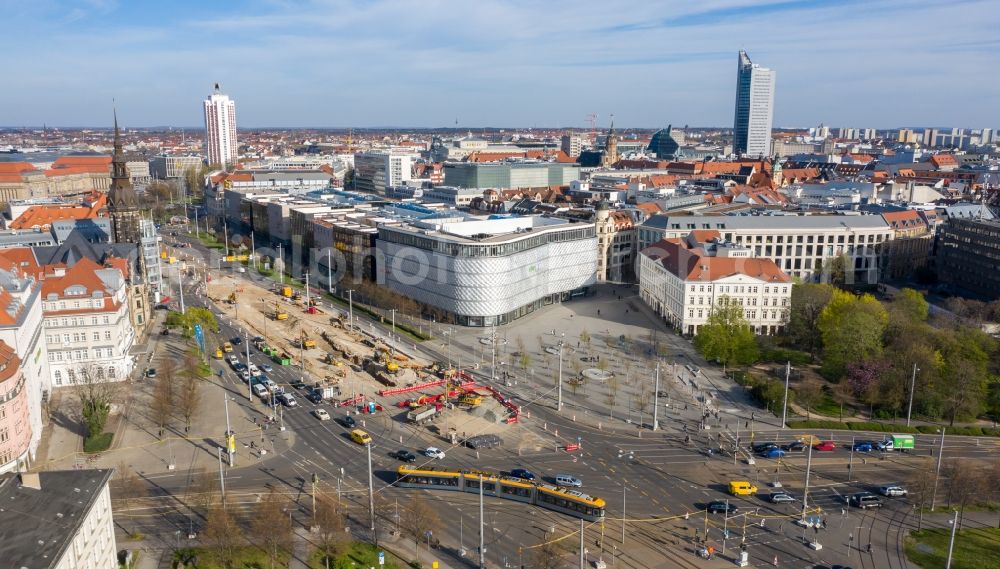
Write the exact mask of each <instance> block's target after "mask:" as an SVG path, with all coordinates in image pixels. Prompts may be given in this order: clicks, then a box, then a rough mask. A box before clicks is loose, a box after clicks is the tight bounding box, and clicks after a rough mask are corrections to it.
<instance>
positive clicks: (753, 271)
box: [642, 232, 792, 283]
mask: <svg viewBox="0 0 1000 569" xmlns="http://www.w3.org/2000/svg"><path fill="white" fill-rule="evenodd" d="M709 233H711V232H709ZM716 233H717V232H716ZM703 253H704V250H703V249H702V248H701V247H690V245H689V243H688V242H687V241H685V240H681V239H663V240H661V241H659V242H657V243H654V244H653V245H650V246H649V247H647V248H646V249H643V251H642V254H643V255H646V256H647V257H649V258H650V259H653V260H654V261H657V262H659V263H660V264H661V265H662V266H663V267H664V268H665V269H667V270H668V271H670V272H671V273H673V274H675V275H677V276H679V277H680V278H681V279H683V280H686V281H693V280H696V281H705V282H713V281H717V280H719V279H723V278H725V277H729V276H732V275H737V274H743V275H746V276H748V277H752V278H755V279H759V280H762V281H764V282H777V283H788V282H791V281H792V279H791V277H789V276H788V275H786V274H785V273H784V272H782V271H781V269H779V268H778V265H776V264H775V263H774V261H772V260H771V259H767V258H763V257H751V258H733V257H710V256H707V255H704V254H703Z"/></svg>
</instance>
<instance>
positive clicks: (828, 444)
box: [813, 441, 837, 452]
mask: <svg viewBox="0 0 1000 569" xmlns="http://www.w3.org/2000/svg"><path fill="white" fill-rule="evenodd" d="M836 449H837V443H835V442H833V441H821V442H819V443H818V444H816V445H814V446H813V450H818V451H822V452H829V451H832V450H836Z"/></svg>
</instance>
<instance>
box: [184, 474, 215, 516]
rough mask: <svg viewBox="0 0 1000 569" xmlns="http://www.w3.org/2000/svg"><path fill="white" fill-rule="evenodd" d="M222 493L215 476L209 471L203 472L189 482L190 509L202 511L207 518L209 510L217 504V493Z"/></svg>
mask: <svg viewBox="0 0 1000 569" xmlns="http://www.w3.org/2000/svg"><path fill="white" fill-rule="evenodd" d="M220 491H221V488H220V486H219V481H218V480H217V479H216V478H215V476H213V475H212V473H211V472H209V471H208V470H202V471H201V472H199V473H198V474H197V475H196V476H195V477H194V478H191V479H190V480H189V482H188V487H187V501H188V507H192V506H193V507H192V509H194V508H197V509H198V510H200V511H201V515H202V516H204V517H206V518H207V517H208V514H209V510H210V508H211V506H212V504H213V503H214V502H215V499H216V493H217V492H220Z"/></svg>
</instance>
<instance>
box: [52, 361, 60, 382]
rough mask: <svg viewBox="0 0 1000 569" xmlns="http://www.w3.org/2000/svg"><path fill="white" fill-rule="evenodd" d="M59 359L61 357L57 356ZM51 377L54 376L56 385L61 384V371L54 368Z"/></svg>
mask: <svg viewBox="0 0 1000 569" xmlns="http://www.w3.org/2000/svg"><path fill="white" fill-rule="evenodd" d="M59 359H62V358H59ZM52 377H54V378H55V380H56V385H62V372H61V371H59V370H56V371H55V373H53V374H52Z"/></svg>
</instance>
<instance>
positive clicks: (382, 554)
mask: <svg viewBox="0 0 1000 569" xmlns="http://www.w3.org/2000/svg"><path fill="white" fill-rule="evenodd" d="M378 564H379V565H385V552H384V551H379V552H378Z"/></svg>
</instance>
